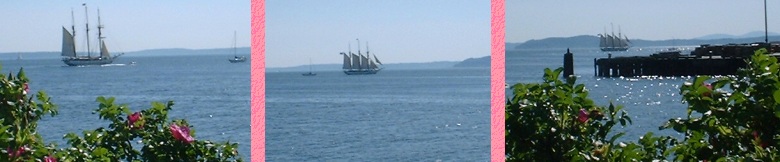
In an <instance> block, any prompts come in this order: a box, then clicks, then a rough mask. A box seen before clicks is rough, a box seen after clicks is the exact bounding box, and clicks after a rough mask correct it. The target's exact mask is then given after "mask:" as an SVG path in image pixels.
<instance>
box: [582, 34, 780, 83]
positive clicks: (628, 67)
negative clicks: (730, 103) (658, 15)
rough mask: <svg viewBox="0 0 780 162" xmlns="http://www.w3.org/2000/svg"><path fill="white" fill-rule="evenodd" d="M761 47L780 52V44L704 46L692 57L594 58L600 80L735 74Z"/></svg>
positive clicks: (666, 54) (668, 54)
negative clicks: (605, 78) (601, 78)
mask: <svg viewBox="0 0 780 162" xmlns="http://www.w3.org/2000/svg"><path fill="white" fill-rule="evenodd" d="M760 48H767V50H768V51H769V53H770V54H771V53H775V52H780V44H778V43H773V44H768V43H763V42H761V43H751V44H728V45H717V46H711V45H701V46H699V47H697V48H696V49H695V50H694V51H692V52H691V54H690V55H683V54H681V52H680V51H665V52H659V53H656V54H652V55H650V56H633V57H615V58H612V57H611V56H610V57H609V58H601V59H595V58H594V59H593V62H594V65H593V66H594V71H595V73H596V76H600V77H621V76H622V77H635V76H693V75H733V74H736V72H737V69H739V68H743V67H745V66H747V64H746V62H745V59H748V58H750V56H751V55H753V53H754V51H755V50H758V49H760ZM776 57H777V56H776Z"/></svg>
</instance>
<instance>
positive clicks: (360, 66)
mask: <svg viewBox="0 0 780 162" xmlns="http://www.w3.org/2000/svg"><path fill="white" fill-rule="evenodd" d="M348 52H349V53H344V52H341V55H344V65H343V66H342V69H343V70H344V74H347V75H368V74H376V73H377V72H379V71H380V70H382V62H380V61H379V59H377V58H376V55H374V59H373V60H372V59H371V55H370V52H369V51H368V43H366V55H363V54H362V53H360V40H359V39H358V53H357V55H356V54H354V53H352V49H351V47H350V50H348ZM374 61H376V62H374Z"/></svg>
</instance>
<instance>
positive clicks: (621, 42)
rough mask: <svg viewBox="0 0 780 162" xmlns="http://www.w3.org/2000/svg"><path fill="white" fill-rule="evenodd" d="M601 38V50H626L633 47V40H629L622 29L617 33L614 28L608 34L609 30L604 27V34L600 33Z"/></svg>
mask: <svg viewBox="0 0 780 162" xmlns="http://www.w3.org/2000/svg"><path fill="white" fill-rule="evenodd" d="M618 30H619V29H618ZM599 38H600V39H599V40H600V42H599V47H601V51H626V50H628V48H630V47H631V45H630V44H631V41H630V40H628V36H625V35H623V34H622V33H621V31H618V34H617V35H615V31H614V29H613V31H612V34H607V30H606V29H604V34H599Z"/></svg>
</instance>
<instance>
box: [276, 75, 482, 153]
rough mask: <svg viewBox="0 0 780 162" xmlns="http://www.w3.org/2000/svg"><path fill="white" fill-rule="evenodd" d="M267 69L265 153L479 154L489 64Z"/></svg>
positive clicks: (480, 150) (480, 151)
mask: <svg viewBox="0 0 780 162" xmlns="http://www.w3.org/2000/svg"><path fill="white" fill-rule="evenodd" d="M301 73H302V72H269V73H267V75H266V86H267V87H266V156H267V157H266V159H267V160H268V161H334V160H352V161H436V160H444V161H453V160H458V161H485V160H488V158H489V154H490V70H489V69H487V68H483V69H459V68H449V69H429V70H393V69H385V70H383V71H381V72H379V73H378V74H375V75H363V76H348V75H345V74H344V73H342V72H340V71H328V72H318V74H317V76H314V77H304V76H301Z"/></svg>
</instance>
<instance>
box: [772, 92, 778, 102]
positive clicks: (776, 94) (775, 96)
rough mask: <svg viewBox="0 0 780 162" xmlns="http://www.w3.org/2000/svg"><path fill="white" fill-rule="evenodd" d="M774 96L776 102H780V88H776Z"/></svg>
mask: <svg viewBox="0 0 780 162" xmlns="http://www.w3.org/2000/svg"><path fill="white" fill-rule="evenodd" d="M772 97H774V99H775V104H780V90H775V92H774V93H773V94H772Z"/></svg>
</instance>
